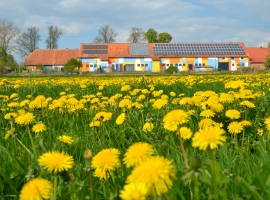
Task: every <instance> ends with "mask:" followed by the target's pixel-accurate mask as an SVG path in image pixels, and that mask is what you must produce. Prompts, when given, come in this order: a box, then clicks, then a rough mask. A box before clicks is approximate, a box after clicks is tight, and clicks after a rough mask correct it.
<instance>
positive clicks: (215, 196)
mask: <svg viewBox="0 0 270 200" xmlns="http://www.w3.org/2000/svg"><path fill="white" fill-rule="evenodd" d="M210 153H211V160H212V162H211V168H212V187H213V188H212V190H213V194H214V199H218V193H217V180H216V168H215V153H214V151H211V152H210Z"/></svg>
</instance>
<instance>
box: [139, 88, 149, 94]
mask: <svg viewBox="0 0 270 200" xmlns="http://www.w3.org/2000/svg"><path fill="white" fill-rule="evenodd" d="M141 93H142V94H149V93H150V92H149V91H148V90H147V89H142V90H141Z"/></svg>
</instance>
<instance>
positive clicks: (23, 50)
mask: <svg viewBox="0 0 270 200" xmlns="http://www.w3.org/2000/svg"><path fill="white" fill-rule="evenodd" d="M40 40H41V39H40V35H39V28H36V27H30V28H28V29H27V31H26V32H24V33H23V34H21V35H20V36H19V38H18V39H17V41H16V42H17V44H18V52H19V53H20V54H21V56H22V57H26V56H27V55H29V54H30V53H32V52H33V51H35V50H36V49H38V41H40Z"/></svg>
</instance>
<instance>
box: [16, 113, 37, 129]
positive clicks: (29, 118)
mask: <svg viewBox="0 0 270 200" xmlns="http://www.w3.org/2000/svg"><path fill="white" fill-rule="evenodd" d="M34 119H35V116H34V115H33V113H29V112H27V113H25V114H23V115H19V116H18V117H16V118H15V122H16V123H17V124H19V125H22V126H26V125H29V124H31V123H32V122H33V121H34Z"/></svg>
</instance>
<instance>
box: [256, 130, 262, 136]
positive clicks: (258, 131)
mask: <svg viewBox="0 0 270 200" xmlns="http://www.w3.org/2000/svg"><path fill="white" fill-rule="evenodd" d="M257 134H258V135H259V136H262V135H263V129H261V128H258V129H257Z"/></svg>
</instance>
